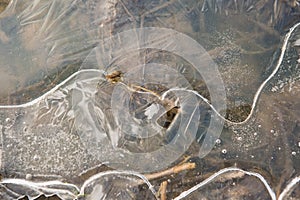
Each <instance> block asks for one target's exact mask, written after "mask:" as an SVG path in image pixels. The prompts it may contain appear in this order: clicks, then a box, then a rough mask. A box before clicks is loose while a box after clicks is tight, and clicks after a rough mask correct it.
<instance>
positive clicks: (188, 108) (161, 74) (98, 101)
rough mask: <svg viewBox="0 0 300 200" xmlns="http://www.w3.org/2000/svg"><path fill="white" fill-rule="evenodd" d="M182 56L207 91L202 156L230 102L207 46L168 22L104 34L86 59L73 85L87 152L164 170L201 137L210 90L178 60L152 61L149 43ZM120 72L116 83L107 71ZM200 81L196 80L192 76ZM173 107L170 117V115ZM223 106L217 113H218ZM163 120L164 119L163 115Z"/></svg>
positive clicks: (128, 165)
mask: <svg viewBox="0 0 300 200" xmlns="http://www.w3.org/2000/svg"><path fill="white" fill-rule="evenodd" d="M149 49H150V50H156V52H162V53H163V52H168V53H170V54H172V55H176V56H177V57H180V58H181V59H184V60H185V61H187V62H188V63H189V65H190V66H192V68H194V69H193V70H194V71H195V73H199V75H201V77H202V78H203V80H204V82H205V84H206V87H207V89H208V91H209V95H210V102H209V104H210V105H212V106H213V108H214V110H215V111H217V112H211V116H210V121H209V127H208V129H207V132H206V134H205V135H203V138H202V141H203V142H202V144H201V148H200V151H199V156H200V157H204V156H206V155H207V154H208V153H209V152H210V150H211V149H212V148H213V146H214V144H215V140H216V139H217V138H218V137H219V136H220V134H221V131H222V128H223V122H224V120H222V119H221V117H220V114H219V113H222V112H221V111H224V110H225V109H226V97H225V88H224V85H223V81H222V79H221V76H220V74H219V72H218V69H217V66H216V64H215V63H214V62H213V61H212V60H211V58H210V56H209V55H208V53H207V52H206V51H205V50H204V48H203V47H202V46H201V45H200V44H199V43H198V42H196V41H195V40H193V39H192V38H190V37H189V36H187V35H185V34H182V33H179V32H177V31H174V30H172V29H165V28H140V29H133V30H128V31H124V32H121V33H118V34H116V35H114V36H112V37H110V38H107V39H104V40H101V41H100V42H99V45H98V46H97V47H95V49H94V50H93V51H92V52H91V53H90V54H89V56H88V57H87V58H86V60H85V62H84V63H83V65H82V69H90V70H86V73H84V74H81V75H80V76H78V77H77V79H76V84H77V87H76V88H75V89H74V91H73V93H72V102H73V109H74V113H75V116H76V121H75V126H76V128H77V132H78V134H79V135H80V138H81V140H82V142H83V143H84V145H85V147H86V148H87V150H88V152H89V153H90V154H91V155H92V156H93V157H94V158H97V159H98V160H100V161H103V162H104V161H106V162H108V163H109V164H108V165H109V166H111V167H113V168H116V169H122V170H124V169H127V170H128V169H129V170H136V171H140V172H151V171H155V170H160V169H163V168H165V167H167V166H168V165H170V164H171V163H172V162H174V161H176V160H177V159H178V158H179V157H180V156H181V155H182V154H183V153H184V152H185V151H186V150H187V149H188V148H189V146H190V145H191V143H192V142H193V141H194V140H195V138H196V135H197V131H198V128H199V123H200V112H201V106H200V102H201V101H206V103H207V101H208V100H207V99H205V98H204V97H202V96H201V95H200V94H198V93H197V92H196V91H194V90H193V87H192V86H191V85H192V83H191V81H190V80H187V79H188V78H186V77H185V76H184V74H183V72H182V70H181V69H179V68H177V67H174V65H175V64H172V66H170V64H169V65H168V64H165V63H164V64H162V63H158V62H157V60H156V61H155V62H147V61H145V60H146V58H145V57H146V56H145V54H143V52H145V50H149ZM114 72H120V74H121V77H117V79H116V81H115V82H113V83H111V82H109V81H108V80H107V79H106V78H107V77H105V75H107V74H112V73H114ZM193 84H194V83H193ZM171 111H174V113H173V115H174V116H173V118H172V120H171V122H168V124H167V125H166V121H164V117H166V116H167V115H168V116H169V115H172V114H170V113H171ZM216 113H218V114H216ZM160 121H162V122H160Z"/></svg>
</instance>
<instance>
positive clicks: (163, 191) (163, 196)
mask: <svg viewBox="0 0 300 200" xmlns="http://www.w3.org/2000/svg"><path fill="white" fill-rule="evenodd" d="M167 185H168V182H167V181H163V182H162V183H161V184H160V187H159V190H158V191H159V194H160V200H167Z"/></svg>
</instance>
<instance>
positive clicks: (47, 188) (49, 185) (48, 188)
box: [0, 167, 300, 200]
mask: <svg viewBox="0 0 300 200" xmlns="http://www.w3.org/2000/svg"><path fill="white" fill-rule="evenodd" d="M227 172H242V173H244V174H246V175H248V176H254V177H256V178H258V179H259V180H260V181H261V182H262V183H263V184H264V186H265V188H266V189H267V191H268V194H269V195H270V197H271V199H272V200H277V198H276V194H275V192H274V191H273V190H272V188H271V186H270V185H269V184H268V181H267V180H266V179H265V178H264V177H263V176H262V175H261V174H259V173H257V172H251V171H246V170H243V169H240V168H237V167H228V168H224V169H221V170H220V171H218V172H216V173H215V174H213V175H211V176H210V177H208V178H207V179H205V180H203V181H202V182H200V183H198V184H197V185H195V186H193V187H192V188H190V189H188V190H186V191H184V192H182V193H181V194H180V195H178V196H177V197H176V198H174V200H180V199H184V198H185V197H187V196H188V195H190V194H192V193H193V192H195V191H196V190H198V189H200V188H202V187H203V186H205V185H207V184H209V183H211V182H212V181H213V180H215V179H217V178H218V177H219V176H221V175H223V174H225V173H227ZM106 175H130V176H135V177H137V178H139V179H141V180H142V181H143V183H144V184H146V185H147V186H148V188H149V190H150V191H151V193H152V194H153V196H154V197H156V198H157V191H156V190H155V189H154V186H153V185H152V184H151V183H150V182H149V180H148V179H147V178H146V177H145V176H144V175H142V174H139V173H136V172H132V171H117V170H113V171H105V172H100V173H98V174H96V175H94V176H92V177H90V178H89V179H87V180H86V181H85V182H84V183H83V185H82V186H81V187H80V188H79V187H78V186H76V185H74V184H70V183H64V182H62V181H46V182H32V181H27V180H24V179H3V180H2V181H1V182H0V184H1V186H3V187H5V184H13V185H22V186H26V187H28V188H31V189H34V190H35V191H36V192H38V193H39V195H42V194H48V195H49V196H50V195H54V194H55V195H57V196H59V197H60V198H63V199H70V198H71V199H78V198H79V197H82V196H84V195H85V193H84V191H85V189H86V188H87V187H88V186H89V185H90V184H92V183H93V182H94V181H97V180H99V179H101V178H102V177H104V176H106ZM299 182H300V176H298V177H295V178H293V179H292V181H290V182H289V183H288V185H287V186H286V187H285V188H284V190H283V191H282V192H281V194H280V195H279V197H278V200H282V199H284V198H285V197H286V196H287V195H289V194H290V192H291V190H292V189H293V188H294V187H295V186H296V184H298V183H299ZM53 186H56V187H60V188H70V189H69V190H68V189H54V188H53ZM39 195H38V196H39ZM35 197H37V196H35ZM35 197H31V198H35Z"/></svg>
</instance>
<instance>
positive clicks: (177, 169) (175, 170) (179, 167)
mask: <svg viewBox="0 0 300 200" xmlns="http://www.w3.org/2000/svg"><path fill="white" fill-rule="evenodd" d="M195 167H196V164H195V163H184V164H180V165H177V166H175V167H172V168H170V169H166V170H164V171H161V172H156V173H153V174H145V175H144V176H145V177H146V178H147V179H148V180H153V179H157V178H161V177H164V176H168V175H171V174H178V173H179V172H182V171H184V170H190V169H195Z"/></svg>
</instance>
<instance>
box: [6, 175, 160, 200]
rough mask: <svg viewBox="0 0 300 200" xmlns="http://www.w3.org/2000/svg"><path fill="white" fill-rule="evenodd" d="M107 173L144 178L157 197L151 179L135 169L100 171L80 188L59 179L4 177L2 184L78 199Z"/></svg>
mask: <svg viewBox="0 0 300 200" xmlns="http://www.w3.org/2000/svg"><path fill="white" fill-rule="evenodd" d="M106 175H131V176H135V177H138V178H140V179H142V180H143V181H144V183H145V184H147V186H148V187H149V190H150V191H151V192H152V194H153V195H154V197H155V198H157V195H156V193H157V192H156V191H155V189H154V186H153V185H152V184H151V183H150V182H149V180H148V179H147V178H146V177H145V176H144V175H142V174H139V173H137V172H133V171H117V170H114V171H105V172H100V173H98V174H95V175H93V176H91V177H90V178H88V179H87V180H86V181H85V182H84V183H83V185H82V186H81V188H80V189H79V187H77V186H76V185H74V184H71V183H65V182H62V181H58V180H54V181H45V182H33V181H29V180H24V179H13V178H10V179H2V180H1V182H0V184H1V185H3V186H4V187H5V184H15V185H21V186H24V187H28V188H31V189H32V190H35V191H36V192H40V194H42V192H41V191H47V192H48V193H52V194H55V195H58V196H60V194H68V195H70V196H72V197H73V198H74V199H77V198H78V197H81V196H84V195H85V194H84V190H85V188H86V187H87V186H88V185H89V184H91V183H92V182H93V181H95V180H97V179H99V178H101V177H103V176H106ZM49 186H50V187H49ZM51 186H66V187H69V188H73V189H75V190H76V193H73V192H71V191H69V190H67V189H55V188H51Z"/></svg>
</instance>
